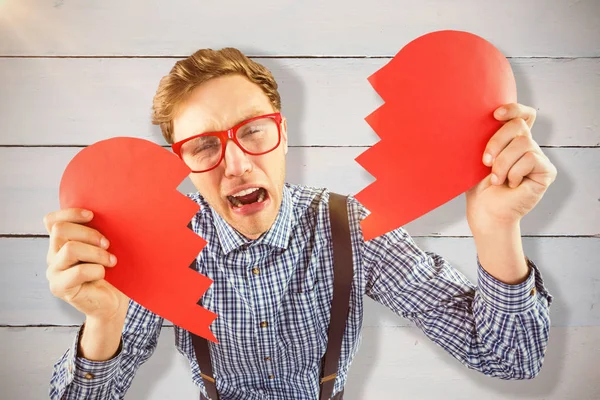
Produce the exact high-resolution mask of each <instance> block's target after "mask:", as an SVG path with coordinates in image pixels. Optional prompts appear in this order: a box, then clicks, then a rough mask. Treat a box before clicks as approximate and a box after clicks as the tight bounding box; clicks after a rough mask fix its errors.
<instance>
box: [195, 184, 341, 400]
mask: <svg viewBox="0 0 600 400" xmlns="http://www.w3.org/2000/svg"><path fill="white" fill-rule="evenodd" d="M346 201H347V198H346V196H342V195H339V194H336V193H332V192H330V193H329V218H330V221H331V238H332V241H333V298H332V300H331V317H330V322H329V329H328V332H327V350H326V351H325V356H324V357H323V360H322V361H323V362H322V365H323V366H322V368H321V381H320V384H321V393H320V396H319V399H320V400H329V399H330V398H331V394H332V393H333V387H334V384H335V378H336V376H337V370H338V365H339V360H340V354H341V352H342V339H343V337H344V331H345V330H346V320H347V318H348V310H349V308H350V289H351V286H352V277H353V263H352V242H351V238H350V227H349V222H348V207H347V203H346ZM188 226H189V228H190V229H191V228H192V224H191V222H190V224H189V225H188ZM195 263H196V260H194V261H193V262H192V264H191V265H190V268H194V269H195ZM199 304H200V302H199ZM190 335H191V337H192V344H193V346H194V352H195V353H196V359H197V361H198V366H199V367H200V371H201V374H200V375H201V376H202V380H203V381H204V387H205V388H206V392H207V393H208V396H209V397H210V399H211V400H218V399H219V395H218V393H217V387H216V384H215V379H214V376H213V369H212V363H211V359H210V352H209V349H208V341H207V340H206V339H204V338H201V337H199V336H197V335H194V334H193V333H191V332H190ZM342 397H343V390H342V391H341V392H339V393H337V394H336V395H335V396H334V398H333V399H334V400H341V399H342ZM200 399H204V396H202V393H201V394H200Z"/></svg>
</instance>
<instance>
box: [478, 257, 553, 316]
mask: <svg viewBox="0 0 600 400" xmlns="http://www.w3.org/2000/svg"><path fill="white" fill-rule="evenodd" d="M526 260H527V266H528V267H529V275H528V277H527V279H526V280H525V281H524V282H521V283H518V284H516V285H511V284H508V283H504V282H501V281H499V280H498V279H496V278H494V277H493V276H492V275H490V274H489V273H488V272H487V271H486V270H485V269H484V268H483V267H482V266H481V264H480V263H479V258H477V268H478V278H479V280H478V282H479V295H480V296H481V297H482V298H483V300H484V301H485V302H486V303H487V304H489V305H490V306H491V307H493V308H494V309H496V310H498V311H500V312H504V313H522V312H524V311H527V310H528V309H530V308H531V307H533V306H534V305H535V303H536V302H537V301H538V296H540V295H541V296H543V297H545V298H546V300H547V301H548V305H550V303H551V301H552V296H550V295H549V294H548V292H547V291H546V289H545V288H544V285H543V280H542V277H541V274H540V272H539V270H538V268H537V266H536V265H535V264H534V263H533V262H532V261H531V260H529V259H528V258H526Z"/></svg>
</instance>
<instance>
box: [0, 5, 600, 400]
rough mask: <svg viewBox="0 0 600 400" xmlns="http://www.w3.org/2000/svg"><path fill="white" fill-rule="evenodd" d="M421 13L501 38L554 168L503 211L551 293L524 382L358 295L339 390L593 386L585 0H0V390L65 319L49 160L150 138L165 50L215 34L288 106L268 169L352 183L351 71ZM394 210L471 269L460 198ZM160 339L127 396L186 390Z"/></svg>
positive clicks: (598, 22) (354, 394)
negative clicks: (513, 214)
mask: <svg viewBox="0 0 600 400" xmlns="http://www.w3.org/2000/svg"><path fill="white" fill-rule="evenodd" d="M439 29H460V30H467V31H471V32H473V33H476V34H479V35H481V36H483V37H485V38H486V39H488V40H490V41H491V42H492V43H494V44H495V45H496V46H497V47H498V48H499V49H500V50H501V51H502V52H503V53H504V54H505V55H506V56H508V57H509V59H510V62H511V65H512V66H513V69H514V72H515V75H516V78H517V85H518V90H519V101H520V102H521V103H524V104H528V105H532V106H534V107H535V108H537V109H538V112H539V117H538V122H537V123H536V126H535V128H534V130H533V133H534V136H535V137H536V138H537V140H538V142H539V143H540V144H541V145H543V146H544V149H545V151H546V152H547V154H548V155H549V157H550V158H551V159H552V161H553V162H554V163H555V164H556V165H557V167H558V170H559V174H558V178H557V180H556V182H555V184H554V185H553V186H552V187H551V188H550V190H549V191H548V193H547V195H546V196H545V197H544V199H543V200H542V202H541V203H540V205H539V206H538V208H537V209H536V210H535V211H534V212H533V213H532V214H531V215H529V216H528V217H527V218H526V219H525V220H524V221H523V233H524V234H525V235H526V238H525V239H524V244H525V250H526V252H527V254H528V255H529V256H530V257H531V258H532V259H533V260H534V261H536V262H537V263H538V265H539V266H540V268H541V269H542V271H543V274H544V278H545V280H546V282H547V286H548V287H549V289H550V291H551V292H552V294H553V295H554V296H555V303H554V305H553V308H552V324H553V326H552V331H551V338H550V344H549V347H548V351H547V358H546V361H545V363H544V367H543V369H542V372H541V373H540V375H539V376H538V377H537V378H536V379H533V380H531V381H521V382H507V381H501V380H495V379H491V378H487V377H485V376H483V375H481V374H479V373H477V372H472V371H469V370H466V369H465V368H464V367H462V365H460V364H459V363H458V362H456V361H455V360H454V359H452V358H451V357H450V356H449V355H447V354H446V353H444V352H443V351H442V350H441V349H440V348H437V347H436V346H434V345H432V344H431V343H430V342H428V341H427V340H426V339H425V338H424V336H423V335H422V334H421V333H420V331H418V330H417V329H416V328H414V327H413V326H411V325H410V324H407V323H406V321H404V320H401V319H400V318H398V317H397V316H395V315H394V314H392V313H391V312H389V311H388V310H387V309H384V308H383V307H381V306H379V305H378V304H376V303H374V302H372V301H368V306H367V309H366V315H365V332H364V341H363V346H362V348H361V351H360V353H359V356H358V358H357V360H356V361H355V363H354V364H353V366H352V369H351V372H350V377H349V383H348V387H347V398H348V399H349V400H356V399H397V398H403V399H439V398H445V399H466V398H469V399H470V398H486V399H581V400H586V399H600V372H598V359H600V304H599V303H600V268H598V266H599V264H600V101H599V99H600V1H599V0H580V1H563V0H505V1H502V2H500V1H481V0H462V1H461V0H453V1H445V2H442V1H437V0H421V1H418V2H417V1H409V0H370V1H360V0H330V1H318V0H303V1H292V0H266V1H255V2H248V1H242V0H220V1H192V0H172V1H170V2H163V1H158V0H131V1H127V2H121V1H118V0H103V1H86V2H83V1H72V0H52V1H49V0H0V271H2V277H1V278H0V356H1V357H0V397H1V398H3V399H4V398H6V399H25V400H27V399H42V398H46V397H47V390H48V381H49V378H50V374H51V368H52V364H53V363H54V362H55V360H56V359H57V358H58V357H60V355H61V354H62V352H63V351H64V350H65V349H66V348H67V346H68V345H69V343H70V342H71V340H72V337H73V335H74V329H75V328H74V327H75V326H76V325H77V324H79V323H81V321H82V316H81V315H79V314H78V312H76V311H74V310H72V309H70V308H69V307H68V306H67V305H65V304H63V303H62V302H60V301H59V300H57V299H55V298H53V297H52V296H51V294H50V293H49V291H48V287H47V282H46V278H45V275H44V271H45V268H46V264H45V254H46V250H47V246H48V239H47V236H46V235H45V232H44V228H43V225H42V217H43V215H44V214H45V213H47V212H48V211H51V210H54V209H56V208H57V207H58V185H59V181H60V177H61V174H62V172H63V170H64V168H65V166H66V164H67V163H68V161H69V160H70V159H71V158H72V157H73V156H74V155H75V154H76V153H77V152H78V151H79V150H80V149H81V148H82V147H83V146H85V145H89V144H92V143H94V142H96V141H98V140H101V139H104V138H108V137H112V136H137V137H143V138H147V139H150V140H153V141H156V142H157V143H161V144H165V143H164V141H163V140H162V137H161V135H160V132H159V130H158V129H157V128H156V127H153V126H151V124H150V105H151V100H152V96H153V94H154V91H155V89H156V86H157V84H158V80H159V79H160V77H161V76H162V75H164V74H166V73H167V72H168V70H169V69H170V68H171V66H172V65H173V63H174V62H175V61H176V60H177V59H179V58H181V57H183V56H185V55H188V54H190V53H191V52H193V51H195V50H196V49H198V48H201V47H212V48H221V47H226V46H234V47H238V48H240V49H241V50H242V51H244V52H246V53H247V54H249V55H252V56H254V57H257V58H259V61H260V62H262V63H264V64H265V65H266V66H268V67H269V68H270V69H271V70H272V71H273V73H274V75H275V77H276V79H277V80H278V82H279V83H280V87H281V93H282V98H283V111H284V113H285V114H286V116H287V117H288V119H289V130H290V141H291V144H292V146H293V147H292V148H291V150H290V153H289V159H288V162H289V168H288V170H289V176H288V180H289V181H291V182H296V183H305V184H310V185H326V186H328V187H329V188H330V189H332V190H335V191H340V192H345V193H356V192H357V191H359V190H360V189H362V188H363V187H364V186H365V185H367V184H368V183H369V182H371V179H372V178H371V177H370V176H369V175H368V173H366V172H365V171H363V170H362V169H361V168H360V167H359V166H358V165H357V164H356V163H354V161H353V159H354V157H355V156H356V155H358V154H359V153H361V152H362V151H364V149H365V148H366V147H367V146H369V145H371V144H373V143H375V142H376V140H377V137H376V136H375V135H374V133H373V132H372V131H371V130H370V129H369V127H368V125H367V124H366V123H365V122H364V120H363V118H364V117H365V116H367V115H368V114H369V113H371V112H372V111H373V110H374V109H375V108H376V107H378V106H379V105H380V104H381V103H380V99H379V98H378V96H377V94H376V93H375V92H374V91H373V90H372V88H371V87H370V86H369V84H368V82H367V80H366V78H367V77H368V76H369V75H370V74H371V73H373V72H374V71H376V70H377V69H379V68H380V67H381V66H383V65H384V64H385V63H386V62H388V61H389V59H390V57H391V56H393V55H395V54H396V52H397V51H398V50H399V49H400V48H401V47H402V46H403V45H404V44H406V43H408V42H409V41H410V40H412V39H414V38H416V37H417V36H419V35H421V34H424V33H427V32H430V31H433V30H439ZM181 190H182V191H184V192H186V191H189V190H192V186H191V184H190V183H189V182H184V183H183V184H182V186H181ZM407 229H408V231H409V232H410V233H411V234H412V235H413V236H416V237H417V241H418V243H419V244H420V245H421V246H422V247H423V248H424V249H427V250H432V251H436V252H438V253H440V254H442V255H444V256H445V257H447V258H448V259H449V260H450V261H451V262H452V263H453V264H455V265H456V266H457V268H459V269H460V270H461V271H463V272H465V273H466V274H467V276H469V277H470V278H471V279H475V278H476V275H475V264H474V261H475V260H474V257H475V248H474V245H473V242H472V239H471V238H470V237H469V235H470V232H469V230H468V226H467V224H466V221H465V218H464V198H463V197H459V198H457V199H455V200H454V201H451V202H449V203H448V204H446V205H444V206H442V207H440V208H439V209H437V210H435V211H433V212H432V213H430V214H428V215H427V216H425V217H423V218H421V219H419V220H418V221H415V222H413V223H411V224H410V225H409V226H407ZM173 343H174V342H173V332H172V328H170V327H167V328H165V329H164V331H163V334H162V336H161V341H160V344H159V349H158V350H157V352H156V353H155V355H154V356H153V357H152V358H151V360H150V361H149V362H148V363H147V364H146V365H144V366H143V367H142V368H141V370H140V372H139V373H138V375H137V377H136V379H135V380H134V384H133V387H132V389H131V390H130V392H129V395H128V396H127V398H128V399H139V400H141V399H157V400H158V399H161V400H162V399H186V398H187V399H193V398H197V391H196V389H195V388H194V386H193V385H192V383H191V381H190V374H189V371H188V367H187V365H186V362H185V360H184V359H183V358H182V357H181V356H180V355H178V354H177V352H176V351H175V349H174V346H173Z"/></svg>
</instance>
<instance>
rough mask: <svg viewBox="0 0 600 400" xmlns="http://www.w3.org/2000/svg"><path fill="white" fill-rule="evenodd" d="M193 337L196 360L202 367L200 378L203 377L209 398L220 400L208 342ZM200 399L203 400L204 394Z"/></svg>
mask: <svg viewBox="0 0 600 400" xmlns="http://www.w3.org/2000/svg"><path fill="white" fill-rule="evenodd" d="M191 336H192V344H193V345H194V351H195V352H196V360H197V361H198V366H199V367H200V376H202V381H204V387H205V388H206V393H208V397H210V399H211V400H219V394H218V393H217V385H216V383H215V378H214V377H213V370H212V363H211V361H210V352H209V350H208V340H206V339H204V338H201V337H200V336H197V335H194V334H193V333H191ZM200 398H202V394H200Z"/></svg>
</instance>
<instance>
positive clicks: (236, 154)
mask: <svg viewBox="0 0 600 400" xmlns="http://www.w3.org/2000/svg"><path fill="white" fill-rule="evenodd" d="M223 162H224V163H225V176H228V177H232V176H242V175H244V174H245V173H246V172H250V171H252V163H251V162H250V160H249V159H248V155H247V154H246V153H244V152H243V151H242V149H240V148H239V147H238V146H237V144H235V143H234V142H233V141H232V140H228V141H227V145H226V146H225V157H223Z"/></svg>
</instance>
